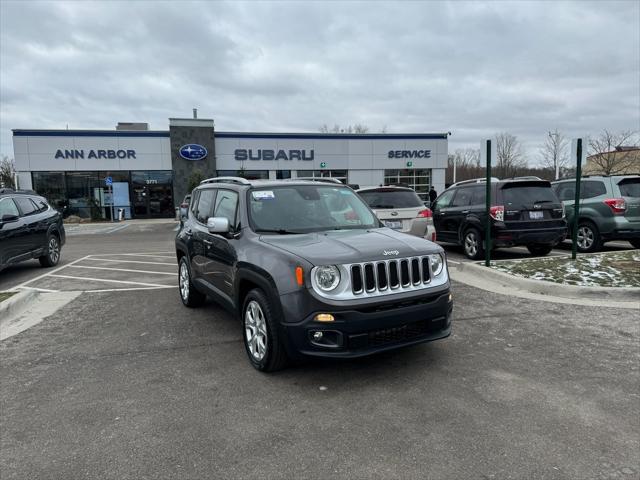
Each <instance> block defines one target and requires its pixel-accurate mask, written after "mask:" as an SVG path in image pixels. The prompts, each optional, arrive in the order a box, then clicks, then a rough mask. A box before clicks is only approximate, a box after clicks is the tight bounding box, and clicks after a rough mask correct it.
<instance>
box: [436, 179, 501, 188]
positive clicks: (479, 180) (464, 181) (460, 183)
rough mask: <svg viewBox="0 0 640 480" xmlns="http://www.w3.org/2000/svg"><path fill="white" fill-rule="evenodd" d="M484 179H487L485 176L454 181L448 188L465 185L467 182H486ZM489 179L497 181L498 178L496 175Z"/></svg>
mask: <svg viewBox="0 0 640 480" xmlns="http://www.w3.org/2000/svg"><path fill="white" fill-rule="evenodd" d="M486 181H487V179H486V178H485V177H480V178H470V179H469V180H462V181H461V182H456V183H454V184H453V185H450V186H449V188H451V187H457V186H458V185H467V184H469V183H486ZM491 181H492V182H499V181H500V179H499V178H498V177H491Z"/></svg>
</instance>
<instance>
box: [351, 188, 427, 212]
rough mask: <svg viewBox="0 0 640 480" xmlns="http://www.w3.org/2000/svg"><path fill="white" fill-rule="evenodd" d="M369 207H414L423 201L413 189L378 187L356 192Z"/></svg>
mask: <svg viewBox="0 0 640 480" xmlns="http://www.w3.org/2000/svg"><path fill="white" fill-rule="evenodd" d="M358 195H360V196H361V197H362V199H363V200H364V201H365V202H367V204H368V205H369V206H370V207H371V208H416V207H423V206H424V203H423V202H422V201H421V200H420V197H418V194H417V193H416V192H414V191H413V190H396V189H380V190H368V191H365V192H358Z"/></svg>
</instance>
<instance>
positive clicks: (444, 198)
mask: <svg viewBox="0 0 640 480" xmlns="http://www.w3.org/2000/svg"><path fill="white" fill-rule="evenodd" d="M455 193H456V191H455V190H447V191H446V192H444V193H443V194H442V195H440V198H437V199H436V202H435V205H434V209H436V208H447V207H448V206H449V204H450V203H451V199H452V198H453V195H454V194H455Z"/></svg>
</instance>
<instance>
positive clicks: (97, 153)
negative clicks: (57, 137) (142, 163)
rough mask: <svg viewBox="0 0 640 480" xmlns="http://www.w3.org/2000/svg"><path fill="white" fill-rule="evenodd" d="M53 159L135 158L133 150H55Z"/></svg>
mask: <svg viewBox="0 0 640 480" xmlns="http://www.w3.org/2000/svg"><path fill="white" fill-rule="evenodd" d="M55 158H56V159H58V158H104V159H114V158H136V151H135V150H75V149H74V150H61V149H60V150H56V155H55Z"/></svg>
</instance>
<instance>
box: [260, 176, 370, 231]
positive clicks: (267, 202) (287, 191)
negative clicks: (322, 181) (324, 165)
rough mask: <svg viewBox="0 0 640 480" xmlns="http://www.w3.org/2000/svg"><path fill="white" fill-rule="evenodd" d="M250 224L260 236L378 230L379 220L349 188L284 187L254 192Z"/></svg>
mask: <svg viewBox="0 0 640 480" xmlns="http://www.w3.org/2000/svg"><path fill="white" fill-rule="evenodd" d="M248 196H249V222H250V224H251V228H252V229H253V230H254V231H255V232H257V233H273V234H280V235H287V234H296V233H309V232H320V231H324V230H342V229H366V228H378V227H379V226H380V223H379V221H378V219H377V218H376V217H375V216H374V215H373V213H372V212H371V210H369V209H368V208H367V206H366V204H365V203H364V202H363V201H362V199H360V197H358V195H356V193H355V192H354V191H353V190H351V189H350V188H347V187H340V186H333V185H328V184H327V185H291V186H289V185H283V186H273V187H264V188H257V189H252V190H250V191H249V192H248Z"/></svg>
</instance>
